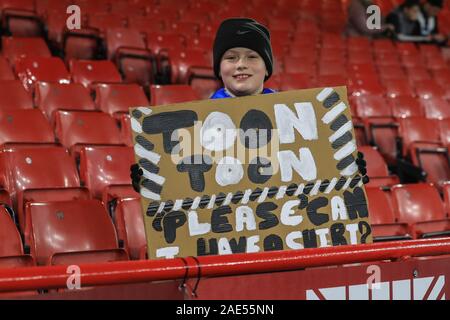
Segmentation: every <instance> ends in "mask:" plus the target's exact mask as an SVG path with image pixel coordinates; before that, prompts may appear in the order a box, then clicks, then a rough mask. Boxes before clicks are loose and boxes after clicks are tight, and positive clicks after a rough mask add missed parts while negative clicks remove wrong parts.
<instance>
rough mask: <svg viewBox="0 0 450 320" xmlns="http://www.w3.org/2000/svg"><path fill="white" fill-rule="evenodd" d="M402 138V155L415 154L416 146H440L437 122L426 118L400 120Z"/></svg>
mask: <svg viewBox="0 0 450 320" xmlns="http://www.w3.org/2000/svg"><path fill="white" fill-rule="evenodd" d="M399 124H400V127H399V130H400V136H401V138H402V144H403V150H402V154H403V155H404V156H406V155H407V154H408V153H411V154H414V148H415V144H418V145H421V144H422V145H432V146H439V144H440V137H439V126H438V122H436V120H432V119H424V118H405V119H400V120H399Z"/></svg>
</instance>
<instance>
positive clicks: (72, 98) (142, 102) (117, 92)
mask: <svg viewBox="0 0 450 320" xmlns="http://www.w3.org/2000/svg"><path fill="white" fill-rule="evenodd" d="M93 88H94V90H93V94H94V95H95V99H93V98H92V96H91V91H89V90H88V89H87V88H86V87H84V86H83V85H81V84H79V83H69V84H61V83H54V82H39V83H38V84H37V86H36V90H35V92H34V97H33V98H32V96H31V94H30V93H29V92H27V91H26V90H25V89H24V88H23V86H22V84H21V83H20V81H17V80H4V81H2V80H0V94H1V96H2V100H1V101H0V111H11V110H26V109H33V108H34V107H37V108H39V109H40V110H41V111H42V112H44V114H45V115H46V116H47V118H48V119H52V118H53V113H54V111H56V110H79V111H102V112H105V113H108V114H110V115H115V114H117V113H128V111H129V108H131V107H138V106H148V105H152V106H156V105H164V104H172V103H178V102H185V101H193V100H199V99H200V96H199V95H198V94H197V93H196V92H195V90H194V89H193V88H192V87H191V86H189V85H164V86H161V85H151V86H150V87H148V90H149V94H150V99H148V98H147V96H146V94H145V92H144V90H143V88H142V87H140V86H138V85H136V84H123V83H99V84H96V85H95V86H93Z"/></svg>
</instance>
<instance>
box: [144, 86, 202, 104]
mask: <svg viewBox="0 0 450 320" xmlns="http://www.w3.org/2000/svg"><path fill="white" fill-rule="evenodd" d="M195 100H199V96H198V95H197V93H196V92H195V91H194V90H193V89H192V87H191V86H189V85H182V84H178V85H164V86H160V85H151V86H150V105H152V106H159V105H164V104H174V103H180V102H188V101H195Z"/></svg>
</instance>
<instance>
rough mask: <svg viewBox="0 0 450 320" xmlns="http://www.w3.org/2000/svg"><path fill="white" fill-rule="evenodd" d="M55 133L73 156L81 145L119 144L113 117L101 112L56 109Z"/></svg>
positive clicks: (118, 135) (117, 131)
mask: <svg viewBox="0 0 450 320" xmlns="http://www.w3.org/2000/svg"><path fill="white" fill-rule="evenodd" d="M55 135H56V137H57V139H58V140H59V142H60V143H61V144H62V145H63V146H65V147H66V148H70V149H71V152H72V154H73V155H74V156H75V157H77V155H78V153H79V150H80V148H81V146H83V145H110V144H111V145H114V144H116V145H117V144H121V140H120V131H119V128H118V126H117V124H116V122H115V120H114V118H112V117H111V116H110V115H109V114H106V113H103V112H89V111H56V112H55Z"/></svg>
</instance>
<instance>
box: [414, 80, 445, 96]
mask: <svg viewBox="0 0 450 320" xmlns="http://www.w3.org/2000/svg"><path fill="white" fill-rule="evenodd" d="M414 87H415V89H416V93H417V96H418V97H419V98H421V99H430V98H441V97H443V96H444V94H445V92H444V90H442V88H441V87H440V86H439V85H438V84H436V83H434V82H433V81H417V82H415V83H414Z"/></svg>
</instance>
